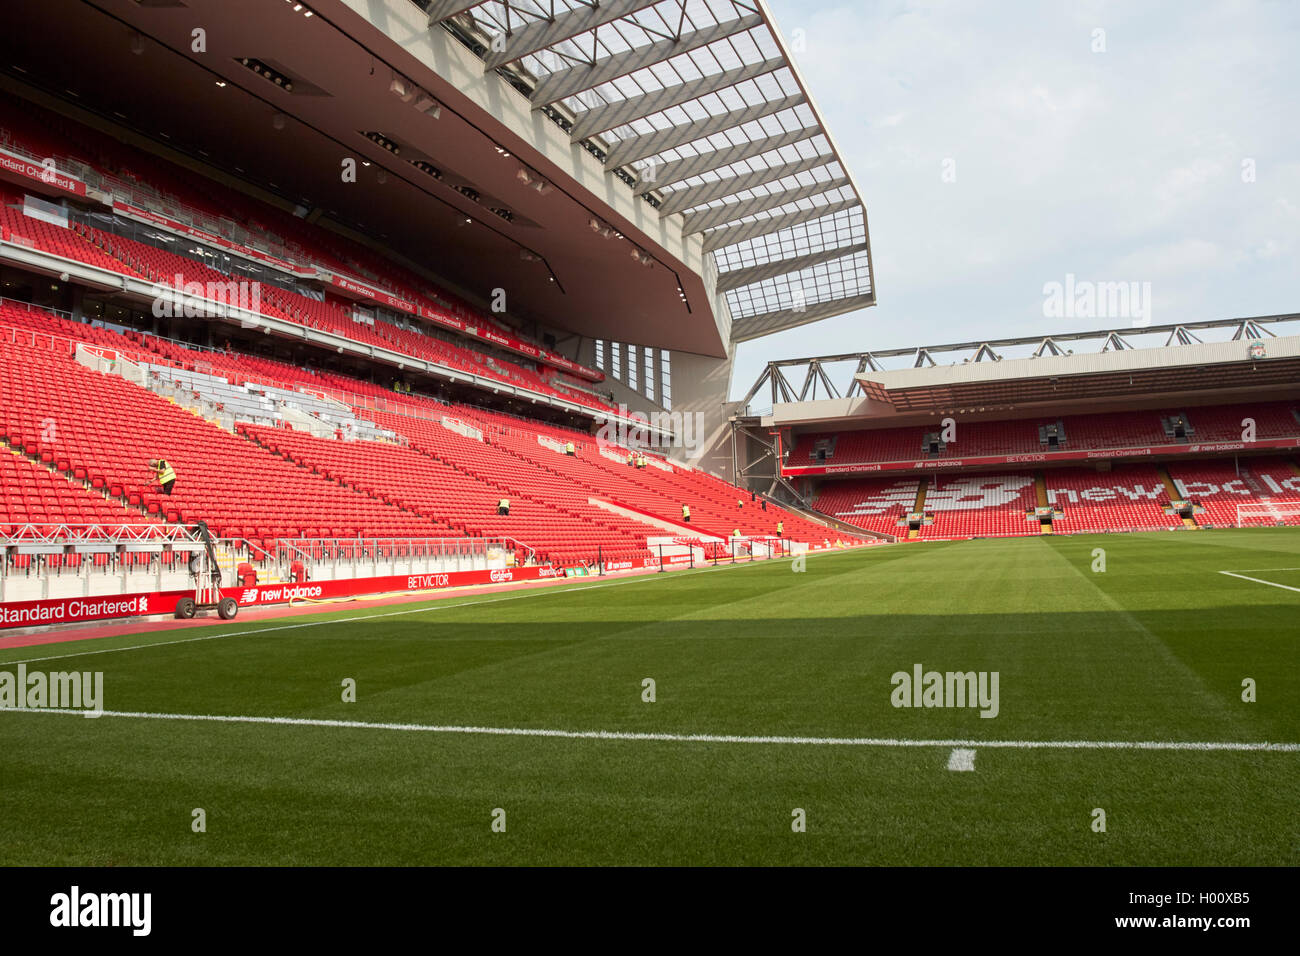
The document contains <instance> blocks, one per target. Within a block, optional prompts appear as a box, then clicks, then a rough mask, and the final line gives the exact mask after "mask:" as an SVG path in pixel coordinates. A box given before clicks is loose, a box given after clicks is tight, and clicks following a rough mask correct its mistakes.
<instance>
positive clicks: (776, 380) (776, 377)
mask: <svg viewBox="0 0 1300 956" xmlns="http://www.w3.org/2000/svg"><path fill="white" fill-rule="evenodd" d="M778 389H779V396H780V398H781V399H783V400H784V401H787V402H793V401H794V400H795V398H794V389H793V388H792V387H791V386H790V382H789V380H787V379H786V377H785V373H784V372H782V371H781V369H780V367H779V366H776V365H773V366H772V404H773V405H775V404H776V403H777V397H778Z"/></svg>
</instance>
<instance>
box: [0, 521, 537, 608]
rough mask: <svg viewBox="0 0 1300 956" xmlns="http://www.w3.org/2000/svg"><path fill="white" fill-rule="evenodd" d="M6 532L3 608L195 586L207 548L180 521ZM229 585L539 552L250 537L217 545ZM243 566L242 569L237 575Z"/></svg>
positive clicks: (423, 542) (454, 564) (454, 567)
mask: <svg viewBox="0 0 1300 956" xmlns="http://www.w3.org/2000/svg"><path fill="white" fill-rule="evenodd" d="M4 531H5V533H4V534H3V535H0V602H9V601H27V600H43V599H47V598H54V597H90V596H105V595H113V594H129V593H135V592H148V591H169V590H182V589H185V588H187V587H189V586H190V584H191V583H192V582H191V578H190V573H189V570H188V561H189V556H190V555H191V554H193V553H195V552H197V551H200V550H202V549H203V547H204V546H203V545H202V544H201V543H200V542H199V541H198V540H196V539H195V538H194V537H193V536H192V535H191V533H190V531H189V529H188V528H187V527H185V526H182V525H174V524H161V523H159V524H121V525H77V524H36V523H30V524H23V525H18V526H9V527H7V528H5V529H4ZM213 544H214V546H215V548H216V552H217V557H218V565H219V567H220V569H221V572H222V580H223V582H224V584H225V585H226V586H229V587H235V586H238V585H241V584H243V583H244V580H243V578H244V576H245V575H247V574H248V573H249V572H251V573H252V574H253V575H255V576H256V579H257V582H258V583H259V584H264V583H277V582H282V581H292V580H321V581H327V580H336V579H340V578H370V577H386V576H401V575H413V574H439V573H444V572H450V571H471V570H486V569H489V568H506V567H522V566H526V565H532V564H535V563H537V556H536V554H535V552H534V551H533V550H532V549H531V548H529V547H528V546H527V545H524V544H523V543H521V542H519V541H516V540H515V539H512V538H289V539H282V540H278V541H277V542H276V544H275V547H274V548H272V549H270V550H268V549H266V548H264V547H263V546H262V543H261V542H258V541H250V540H248V539H246V538H216V539H213ZM241 568H242V570H243V572H244V574H243V575H241V574H240V571H241Z"/></svg>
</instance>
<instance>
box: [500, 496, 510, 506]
mask: <svg viewBox="0 0 1300 956" xmlns="http://www.w3.org/2000/svg"><path fill="white" fill-rule="evenodd" d="M497 507H498V508H509V507H510V499H509V498H502V499H501V500H500V501H498V502H497Z"/></svg>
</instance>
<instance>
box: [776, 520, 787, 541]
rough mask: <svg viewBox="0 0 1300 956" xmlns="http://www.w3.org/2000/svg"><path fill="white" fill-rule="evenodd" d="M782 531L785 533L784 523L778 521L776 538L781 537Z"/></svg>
mask: <svg viewBox="0 0 1300 956" xmlns="http://www.w3.org/2000/svg"><path fill="white" fill-rule="evenodd" d="M784 531H785V522H784V521H778V522H777V523H776V536H777V537H778V538H779V537H781V535H782V533H783V532H784Z"/></svg>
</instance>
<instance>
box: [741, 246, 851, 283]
mask: <svg viewBox="0 0 1300 956" xmlns="http://www.w3.org/2000/svg"><path fill="white" fill-rule="evenodd" d="M866 251H867V244H866V243H865V242H857V243H854V244H853V245H851V246H836V247H835V248H833V249H823V250H822V251H821V252H810V253H808V254H807V255H803V256H791V257H790V258H788V259H775V260H773V261H772V262H765V263H763V264H762V265H757V266H746V267H745V268H743V269H729V270H727V271H726V272H720V273H718V291H719V292H729V291H731V290H732V289H739V288H741V287H742V286H747V285H750V284H752V283H754V282H762V281H763V280H764V279H775V278H776V277H777V276H783V275H788V274H789V273H791V272H798V271H800V270H801V269H808V268H811V267H812V266H815V265H819V264H820V263H823V262H831V261H832V260H834V259H842V258H845V257H847V256H851V255H855V254H857V253H860V252H866Z"/></svg>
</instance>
